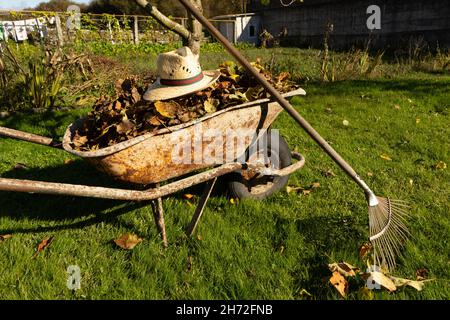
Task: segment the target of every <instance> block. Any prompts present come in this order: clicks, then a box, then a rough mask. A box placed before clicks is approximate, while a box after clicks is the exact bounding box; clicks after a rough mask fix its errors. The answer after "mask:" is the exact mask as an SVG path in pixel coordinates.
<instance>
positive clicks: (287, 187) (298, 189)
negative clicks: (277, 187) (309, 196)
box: [286, 186, 303, 193]
mask: <svg viewBox="0 0 450 320" xmlns="http://www.w3.org/2000/svg"><path fill="white" fill-rule="evenodd" d="M301 190H303V188H302V187H291V186H286V192H287V193H291V192H297V191H301Z"/></svg>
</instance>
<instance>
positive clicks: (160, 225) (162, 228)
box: [151, 185, 168, 248]
mask: <svg viewBox="0 0 450 320" xmlns="http://www.w3.org/2000/svg"><path fill="white" fill-rule="evenodd" d="M156 187H159V185H157V186H156ZM151 203H152V209H153V216H154V217H155V223H156V228H157V229H158V232H159V234H160V235H161V239H162V241H163V246H164V248H167V247H168V242H167V233H166V223H165V222H164V209H163V205H162V198H158V199H156V200H152V202H151Z"/></svg>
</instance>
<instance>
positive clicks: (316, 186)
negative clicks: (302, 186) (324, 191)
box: [311, 182, 320, 189]
mask: <svg viewBox="0 0 450 320" xmlns="http://www.w3.org/2000/svg"><path fill="white" fill-rule="evenodd" d="M311 188H312V189H317V188H320V183H319V182H314V183H313V184H312V185H311Z"/></svg>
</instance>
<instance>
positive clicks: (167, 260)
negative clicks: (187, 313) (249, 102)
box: [0, 49, 450, 299]
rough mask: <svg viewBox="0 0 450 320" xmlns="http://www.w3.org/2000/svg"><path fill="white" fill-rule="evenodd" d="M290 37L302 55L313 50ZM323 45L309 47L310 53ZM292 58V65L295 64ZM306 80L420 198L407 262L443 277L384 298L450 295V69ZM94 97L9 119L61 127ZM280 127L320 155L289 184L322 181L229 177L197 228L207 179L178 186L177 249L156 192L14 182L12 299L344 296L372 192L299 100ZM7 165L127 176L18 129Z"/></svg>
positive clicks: (400, 191)
mask: <svg viewBox="0 0 450 320" xmlns="http://www.w3.org/2000/svg"><path fill="white" fill-rule="evenodd" d="M276 50H280V49H276ZM287 50H288V51H286V52H287V53H288V55H289V59H291V60H292V59H293V60H295V57H296V56H295V55H293V53H294V54H295V53H296V52H297V53H298V54H300V53H299V51H296V50H294V49H292V51H289V50H290V49H287ZM281 53H282V52H281V51H278V53H277V56H278V54H281ZM309 53H311V51H308V50H305V51H303V53H302V56H301V59H300V56H299V60H301V61H304V59H307V58H308V55H309ZM247 54H248V55H249V56H251V57H255V56H256V55H257V54H258V51H256V50H255V49H250V50H248V51H247ZM264 54H265V55H266V56H267V57H270V54H271V52H265V53H264ZM209 55H210V56H211V57H215V59H217V60H214V61H221V60H223V55H220V54H217V53H209ZM211 59H212V58H211ZM293 60H292V61H293ZM208 61H209V64H212V62H211V60H208ZM292 61H291V62H292ZM122 62H123V63H125V64H129V65H130V66H131V67H132V69H133V68H134V69H133V70H142V69H143V68H145V67H146V65H145V60H144V58H143V57H142V56H139V57H137V59H135V60H134V62H133V61H131V59H129V60H128V61H122ZM291 62H289V61H288V62H287V63H286V65H287V66H289V65H290V66H291V68H294V67H295V66H292V63H291ZM298 64H299V65H301V63H298ZM317 66H318V65H314V63H313V62H311V63H308V64H307V67H305V70H301V71H302V72H303V75H305V74H306V75H308V74H309V73H311V74H312V73H313V72H314V68H317ZM304 88H305V90H306V91H307V96H306V97H304V98H294V99H293V104H294V106H295V107H296V109H297V110H298V111H299V112H300V114H302V115H303V116H304V117H305V118H306V119H307V120H308V121H310V123H311V124H312V125H313V126H314V127H315V128H316V130H317V131H318V132H319V133H321V134H322V136H323V137H325V138H326V139H327V140H328V141H329V142H330V143H331V144H332V146H333V147H334V148H335V149H336V150H338V151H339V152H340V153H341V154H342V156H343V157H344V158H345V159H346V160H347V161H348V162H349V163H350V164H351V165H352V166H354V168H355V169H356V170H357V171H358V172H359V173H360V175H361V176H362V177H363V178H364V180H365V181H366V182H367V183H368V184H369V185H370V186H371V187H372V188H373V190H374V191H375V192H376V193H377V194H378V195H384V196H390V197H392V198H396V199H403V200H407V201H408V202H409V203H410V204H411V206H412V209H411V219H410V220H409V227H410V232H411V235H412V236H411V241H410V242H409V243H408V244H407V246H406V247H405V249H404V251H403V255H402V257H400V258H399V259H398V267H397V269H396V270H395V272H394V274H395V275H396V276H401V277H405V278H410V279H415V277H416V271H417V270H418V269H421V268H426V269H427V270H428V275H427V277H428V278H430V279H434V280H433V281H430V282H427V283H426V285H425V288H424V290H423V291H420V292H418V291H416V290H415V289H413V288H411V287H407V288H402V289H399V290H397V291H396V292H394V293H387V292H386V291H381V290H380V291H374V292H373V295H372V296H371V298H375V299H450V239H449V234H450V217H449V212H450V210H449V199H450V173H449V168H445V169H442V166H438V168H437V167H436V164H438V163H439V162H440V161H442V162H443V163H446V164H447V165H448V164H450V159H449V155H450V152H449V151H450V140H449V138H448V137H449V136H450V129H449V124H450V121H449V120H450V115H449V113H450V110H449V109H450V75H449V74H448V73H447V74H445V73H441V74H439V73H435V74H432V73H424V72H411V73H407V74H399V75H394V76H391V77H389V78H388V77H380V78H376V79H360V80H348V81H341V82H333V83H319V82H316V81H306V82H305V85H304ZM87 110H88V108H87V107H86V108H81V109H73V110H71V111H64V112H63V111H49V112H47V113H42V114H36V113H35V114H27V113H25V114H13V115H12V116H9V117H7V118H4V119H0V125H1V126H6V127H10V128H15V129H19V130H24V131H29V132H33V133H36V134H41V135H45V136H50V137H55V138H59V139H60V138H61V137H62V135H63V133H64V131H65V128H66V127H67V125H68V124H70V123H71V122H72V121H73V120H74V119H76V118H77V117H79V116H80V115H82V114H84V113H85V112H86V111H87ZM344 120H347V121H348V125H344V123H343V121H344ZM346 124H347V122H346ZM273 128H276V129H279V130H280V131H281V133H282V135H283V136H284V137H285V138H286V140H287V142H288V144H289V145H290V146H291V148H292V149H296V150H297V151H299V152H301V153H302V154H303V155H304V156H305V158H306V165H305V167H304V169H302V170H300V171H299V172H297V173H295V174H293V175H292V176H291V178H290V180H289V185H290V186H300V187H302V186H303V187H308V186H310V185H311V184H313V183H316V182H319V183H320V187H319V188H315V189H314V190H313V191H312V192H311V193H310V194H308V195H303V194H297V193H295V192H291V193H287V192H286V191H282V192H279V193H277V194H276V195H274V196H273V197H271V198H269V199H266V200H264V201H260V202H257V201H250V200H247V201H237V202H233V203H232V202H230V200H229V199H228V198H227V197H226V195H225V194H224V193H223V190H221V189H223V184H224V182H223V181H221V182H220V184H219V188H218V190H217V191H216V192H215V194H214V195H213V197H212V199H211V200H210V202H209V203H208V206H207V208H206V210H205V213H204V216H203V218H202V220H201V223H200V225H199V229H198V232H197V235H196V236H195V237H194V238H192V239H189V238H187V237H186V236H185V234H184V229H185V228H186V226H187V225H188V223H189V220H190V218H191V216H192V214H193V212H194V209H195V206H193V205H192V204H191V203H190V202H188V201H187V200H185V199H184V198H183V194H184V193H191V194H194V196H195V200H197V199H198V198H199V196H200V194H201V188H199V187H195V188H192V189H190V190H185V191H183V192H180V193H178V194H175V195H173V196H170V197H167V198H165V199H164V209H165V213H166V224H167V231H168V237H169V243H170V244H169V248H168V249H163V248H162V246H161V241H160V238H159V235H158V234H157V231H156V228H155V225H154V221H153V216H152V212H151V208H150V206H149V204H148V203H131V202H118V201H108V200H93V199H84V198H72V197H56V196H46V195H29V194H19V193H7V192H0V235H4V234H12V235H13V236H12V238H10V239H7V240H4V241H2V242H0V270H1V271H0V299H340V298H341V297H340V295H339V293H338V292H337V291H336V290H335V289H334V288H333V287H332V286H331V285H330V283H329V282H328V279H329V277H330V275H331V274H330V271H329V270H328V268H327V264H328V263H332V262H337V261H347V262H349V263H351V264H354V265H357V266H359V267H360V268H361V269H365V262H364V261H362V260H361V259H360V258H359V254H358V248H359V247H360V245H361V244H363V243H364V242H365V241H366V240H367V237H368V217H367V208H366V204H365V200H364V195H363V194H362V193H361V191H360V190H359V188H358V187H357V186H356V185H355V184H354V183H353V182H352V181H351V180H350V179H349V178H347V177H346V176H345V174H344V173H342V172H341V171H340V169H339V168H338V167H337V166H336V165H335V164H334V163H333V162H332V160H331V159H330V158H328V157H327V156H326V155H325V154H324V153H323V152H322V151H321V149H320V148H319V147H318V146H317V145H316V144H315V143H314V142H313V141H312V140H311V139H310V138H309V137H308V136H307V135H306V134H305V133H304V132H303V131H302V129H301V128H300V127H298V126H297V125H296V124H295V123H294V121H293V120H291V119H290V118H289V116H288V115H287V114H286V113H282V114H281V115H280V116H279V117H278V119H277V120H276V122H275V123H274V124H273ZM382 155H383V157H381V156H382ZM69 159H72V160H73V161H67V160H69ZM386 159H391V160H386ZM18 163H20V164H23V165H22V166H16V165H17V164H18ZM15 167H16V168H15ZM439 167H441V169H439ZM330 170H331V172H332V173H334V174H330ZM327 171H328V174H326V172H327ZM0 175H1V177H4V178H18V179H35V180H44V181H54V182H66V183H77V184H86V185H100V186H115V187H120V186H121V185H120V184H119V183H117V182H114V181H112V180H111V179H110V178H109V177H107V176H104V175H102V174H101V173H98V172H96V171H95V170H94V169H92V168H91V167H89V165H88V164H85V163H84V162H83V161H82V160H80V159H77V158H74V157H72V156H70V155H69V154H67V153H65V152H63V151H60V150H54V149H50V148H46V147H42V146H37V145H33V144H29V143H25V142H18V141H14V140H11V139H4V138H0ZM127 232H129V233H134V234H137V235H138V236H139V237H141V238H143V239H144V241H143V242H142V243H140V244H139V245H138V246H136V247H135V248H134V249H133V250H130V251H124V250H122V249H120V248H119V247H117V246H116V245H115V243H114V242H113V240H114V239H116V238H118V237H119V236H120V235H122V234H124V233H127ZM48 236H54V240H53V242H52V244H51V245H50V246H49V247H48V248H46V249H45V250H43V251H42V252H41V253H39V254H38V255H37V256H36V257H35V258H33V255H34V252H35V249H36V247H37V245H38V244H39V243H40V241H41V240H42V239H44V238H45V237H48ZM70 265H78V266H79V267H80V270H81V276H82V279H81V289H80V290H77V291H75V292H72V291H71V290H69V289H68V288H67V286H66V282H67V279H68V274H67V268H68V266H70ZM363 287H364V283H363V282H362V283H361V281H354V282H351V283H350V288H349V295H348V297H347V298H348V299H363V298H367V295H366V294H364V293H363V292H362V291H361V290H360V289H361V288H363Z"/></svg>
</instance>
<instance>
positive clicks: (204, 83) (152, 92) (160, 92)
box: [143, 70, 220, 101]
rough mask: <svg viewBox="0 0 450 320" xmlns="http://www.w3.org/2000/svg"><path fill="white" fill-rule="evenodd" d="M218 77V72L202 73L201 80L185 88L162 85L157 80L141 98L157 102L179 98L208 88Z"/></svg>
mask: <svg viewBox="0 0 450 320" xmlns="http://www.w3.org/2000/svg"><path fill="white" fill-rule="evenodd" d="M219 76H220V71H218V70H208V71H203V79H202V80H200V81H199V82H196V83H193V84H190V85H187V86H167V85H163V84H161V82H160V79H159V78H158V79H157V80H156V81H155V82H154V83H153V84H152V85H150V86H149V88H148V89H147V91H146V92H145V93H144V96H143V98H144V100H146V101H159V100H168V99H173V98H177V97H181V96H184V95H187V94H190V93H194V92H197V91H201V90H203V89H205V88H208V87H209V86H210V85H212V84H213V83H214V82H216V80H217V79H218V78H219Z"/></svg>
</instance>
